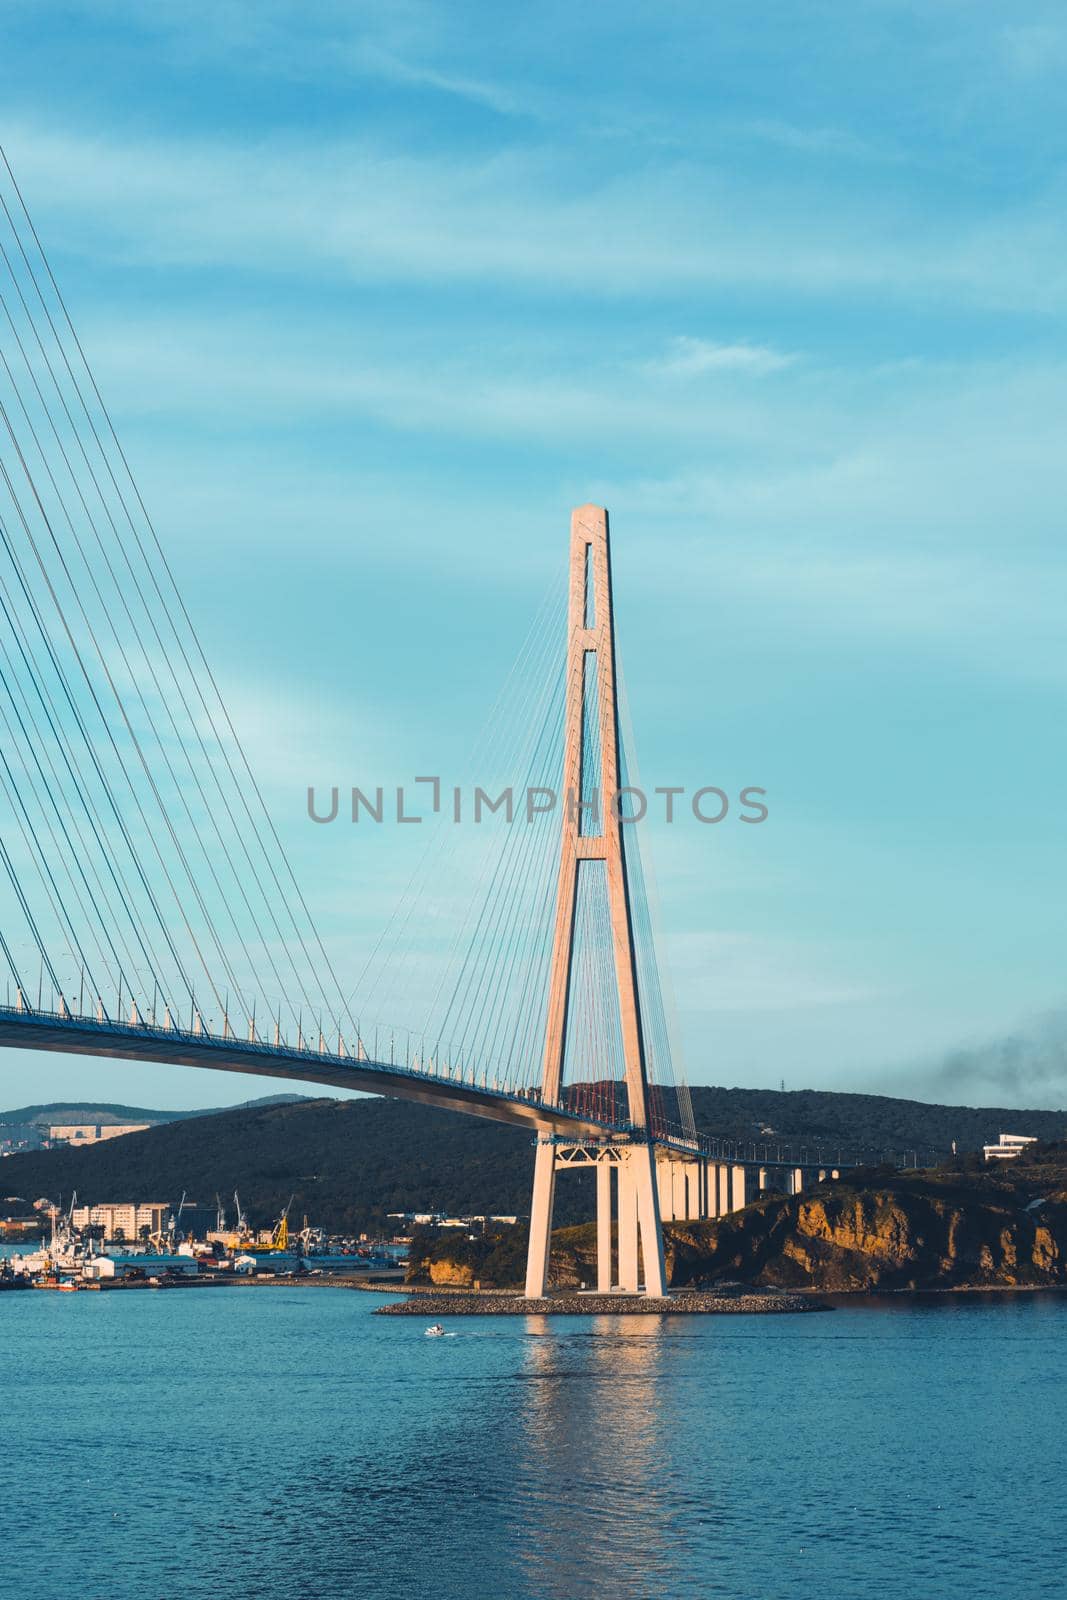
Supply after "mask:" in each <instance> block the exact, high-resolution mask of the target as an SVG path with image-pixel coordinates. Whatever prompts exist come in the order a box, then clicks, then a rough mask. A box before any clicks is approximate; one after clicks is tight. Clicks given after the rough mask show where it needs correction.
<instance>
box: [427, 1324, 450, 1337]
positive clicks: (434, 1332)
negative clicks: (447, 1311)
mask: <svg viewBox="0 0 1067 1600" xmlns="http://www.w3.org/2000/svg"><path fill="white" fill-rule="evenodd" d="M444 1336H445V1330H444V1329H443V1328H442V1326H441V1324H440V1323H439V1322H431V1324H430V1326H429V1327H428V1328H427V1329H426V1337H427V1339H443V1338H444Z"/></svg>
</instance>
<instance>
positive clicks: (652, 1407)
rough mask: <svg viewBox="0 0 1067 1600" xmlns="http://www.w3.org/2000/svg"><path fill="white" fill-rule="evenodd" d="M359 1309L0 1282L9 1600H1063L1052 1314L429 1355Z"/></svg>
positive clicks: (574, 1338) (892, 1318)
mask: <svg viewBox="0 0 1067 1600" xmlns="http://www.w3.org/2000/svg"><path fill="white" fill-rule="evenodd" d="M377 1303H379V1302H378V1301H377V1299H376V1297H374V1296H371V1295H368V1294H362V1293H352V1292H347V1291H343V1290H329V1289H308V1288H299V1287H293V1288H287V1287H277V1288H263V1289H235V1290H217V1291H185V1292H181V1291H176V1292H158V1293H157V1292H151V1291H146V1292H143V1293H126V1294H121V1293H120V1294H79V1295H56V1294H48V1293H29V1294H6V1295H2V1296H0V1339H2V1352H3V1355H2V1368H0V1372H2V1382H3V1396H2V1409H0V1508H2V1509H0V1515H2V1517H3V1525H4V1535H3V1568H2V1569H0V1570H2V1571H3V1572H4V1573H5V1574H6V1580H7V1582H8V1583H10V1585H11V1588H10V1592H11V1593H12V1595H17V1596H18V1597H19V1600H56V1597H59V1596H62V1597H67V1596H77V1597H79V1600H126V1597H127V1596H129V1597H137V1600H155V1597H159V1600H198V1597H201V1596H211V1597H212V1600H238V1597H240V1600H245V1597H252V1596H255V1597H256V1600H261V1597H268V1600H290V1597H301V1600H303V1597H308V1600H312V1597H314V1600H333V1597H334V1596H364V1595H366V1596H371V1597H374V1600H392V1597H394V1596H396V1597H399V1596H404V1597H410V1596H423V1595H426V1596H432V1597H433V1600H459V1597H461V1596H462V1597H482V1596H486V1597H490V1596H491V1597H512V1596H514V1597H523V1600H525V1597H527V1596H528V1597H530V1600H535V1597H536V1600H576V1597H578V1596H606V1597H619V1600H629V1597H638V1596H642V1597H644V1596H649V1597H652V1596H655V1597H674V1596H678V1597H682V1596H686V1597H688V1596H707V1595H728V1596H731V1597H733V1600H748V1597H751V1600H782V1597H790V1600H792V1597H793V1596H798V1597H799V1596H807V1595H815V1594H818V1595H821V1596H824V1597H828V1600H851V1597H853V1596H856V1597H860V1596H862V1597H865V1600H866V1597H872V1596H874V1597H877V1596H882V1595H890V1594H892V1595H898V1594H900V1595H921V1596H924V1597H933V1600H953V1597H956V1596H961V1597H962V1596H966V1597H968V1600H973V1597H974V1596H976V1595H978V1594H980V1593H983V1592H986V1591H989V1592H995V1593H997V1594H998V1595H999V1596H1008V1597H1015V1596H1019V1597H1023V1596H1026V1597H1029V1596H1039V1595H1056V1596H1062V1595H1063V1594H1064V1593H1065V1579H1064V1575H1063V1555H1062V1537H1063V1528H1064V1526H1065V1524H1067V1490H1065V1487H1064V1484H1065V1473H1064V1465H1065V1463H1064V1453H1065V1449H1064V1447H1065V1443H1067V1427H1065V1423H1067V1405H1065V1400H1064V1383H1065V1378H1064V1352H1065V1341H1067V1299H1057V1298H1054V1297H1043V1296H1011V1297H1000V1298H997V1299H996V1300H995V1301H993V1302H992V1303H990V1302H989V1301H988V1300H985V1299H982V1300H979V1299H976V1298H970V1297H960V1298H958V1299H953V1300H950V1301H949V1302H948V1303H944V1302H938V1303H934V1304H926V1303H922V1304H911V1303H908V1304H900V1305H894V1306H892V1307H884V1306H871V1305H862V1306H850V1307H848V1308H845V1309H838V1310H836V1311H834V1312H832V1313H827V1314H825V1315H802V1316H777V1317H706V1318H698V1317H692V1318H690V1317H675V1318H670V1319H660V1318H646V1317H630V1318H616V1319H612V1318H566V1319H565V1318H560V1319H556V1320H553V1321H551V1322H549V1321H546V1320H543V1319H539V1318H529V1319H526V1320H519V1319H511V1318H485V1319H469V1320H464V1319H456V1320H455V1322H454V1323H453V1326H454V1328H455V1329H456V1335H457V1336H456V1337H455V1338H449V1339H437V1340H431V1339H426V1338H425V1337H424V1336H423V1327H424V1324H423V1323H422V1322H421V1321H416V1320H410V1321H409V1320H407V1319H402V1318H398V1319H393V1318H384V1317H374V1316H373V1315H372V1314H371V1313H372V1311H373V1309H374V1306H375V1305H376V1304H377ZM3 1585H4V1580H3V1579H0V1587H3Z"/></svg>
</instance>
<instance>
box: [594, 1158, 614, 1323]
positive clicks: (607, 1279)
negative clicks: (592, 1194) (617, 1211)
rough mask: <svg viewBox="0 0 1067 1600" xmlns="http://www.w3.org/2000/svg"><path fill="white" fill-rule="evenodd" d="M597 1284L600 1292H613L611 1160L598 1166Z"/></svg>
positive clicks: (598, 1163) (601, 1162)
mask: <svg viewBox="0 0 1067 1600" xmlns="http://www.w3.org/2000/svg"><path fill="white" fill-rule="evenodd" d="M596 1286H597V1293H598V1294H610V1293H611V1162H610V1161H606V1160H600V1161H598V1162H597V1168H596Z"/></svg>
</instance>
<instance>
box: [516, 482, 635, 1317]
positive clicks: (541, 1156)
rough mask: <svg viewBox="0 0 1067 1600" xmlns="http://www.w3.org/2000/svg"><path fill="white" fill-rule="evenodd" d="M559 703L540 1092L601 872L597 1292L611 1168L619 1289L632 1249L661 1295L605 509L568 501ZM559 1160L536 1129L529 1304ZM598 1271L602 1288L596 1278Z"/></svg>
mask: <svg viewBox="0 0 1067 1600" xmlns="http://www.w3.org/2000/svg"><path fill="white" fill-rule="evenodd" d="M566 696H567V699H566V711H565V721H564V739H565V748H564V767H563V787H564V797H563V800H564V804H563V821H562V833H561V848H560V863H559V880H558V888H557V892H556V920H555V932H554V936H553V949H552V966H551V971H550V976H549V996H548V1012H547V1021H546V1029H545V1051H544V1064H543V1070H542V1094H543V1099H544V1100H545V1101H546V1102H547V1103H548V1104H549V1105H555V1104H556V1103H557V1102H558V1100H559V1097H560V1086H561V1079H562V1073H563V1062H564V1054H565V1051H566V1042H567V1019H568V1013H569V1010H570V1006H571V1000H572V985H573V979H574V952H575V907H576V904H577V900H578V893H579V882H580V878H581V874H582V873H583V872H602V873H603V874H604V879H605V886H606V893H607V902H608V910H609V917H610V926H611V945H612V956H613V973H614V983H615V988H616V992H617V996H618V1006H619V1020H620V1026H621V1035H622V1052H623V1064H624V1070H625V1077H626V1091H627V1098H628V1102H629V1117H628V1120H629V1122H630V1124H631V1125H632V1127H633V1129H634V1134H633V1136H632V1137H631V1138H630V1139H628V1140H626V1141H625V1142H623V1141H620V1142H619V1143H618V1144H617V1145H614V1144H613V1145H612V1146H611V1147H610V1150H609V1149H608V1148H605V1147H602V1148H600V1149H599V1150H596V1149H590V1150H589V1151H588V1153H587V1157H586V1158H587V1159H588V1160H589V1161H590V1162H592V1163H593V1164H596V1165H597V1167H598V1181H597V1233H598V1239H597V1244H598V1249H597V1257H598V1274H597V1276H598V1288H600V1289H601V1290H606V1289H608V1288H610V1287H611V1283H610V1276H611V1188H612V1184H611V1173H612V1171H614V1172H616V1173H617V1175H618V1177H617V1186H618V1255H619V1283H620V1286H621V1287H622V1288H623V1289H630V1290H633V1291H636V1290H637V1289H638V1287H639V1270H640V1269H639V1266H638V1249H639V1248H640V1256H641V1260H642V1262H643V1268H644V1271H643V1277H644V1289H645V1293H646V1294H649V1295H662V1294H664V1293H665V1292H666V1273H665V1269H664V1261H663V1234H662V1229H661V1227H660V1206H659V1194H658V1190H657V1181H656V1161H655V1151H654V1147H653V1144H652V1142H651V1139H650V1137H649V1096H648V1074H647V1056H646V1049H645V1036H644V1029H643V1024H642V1016H641V997H640V993H639V990H638V982H637V959H636V952H635V947H634V930H633V917H632V909H631V901H630V887H629V881H628V877H627V870H626V846H625V839H624V832H625V825H624V824H621V823H620V818H619V806H618V803H617V798H616V797H617V796H618V793H619V789H620V787H621V781H622V780H621V777H620V770H621V762H620V758H619V699H618V686H617V679H616V664H615V626H614V617H613V612H612V595H611V557H610V547H609V541H608V514H607V512H606V511H605V510H604V509H603V508H602V507H600V506H580V507H579V508H578V509H577V510H576V511H574V512H573V513H572V515H571V551H570V597H569V603H568V618H567V679H566ZM590 780H592V781H591V782H590ZM594 787H595V788H597V789H598V790H599V795H598V797H597V798H598V800H599V804H597V805H595V806H594V804H593V795H592V792H591V791H592V789H593V788H594ZM574 1155H575V1152H568V1156H569V1159H568V1158H567V1157H564V1158H563V1160H564V1163H565V1164H567V1165H571V1164H573V1161H574ZM561 1156H562V1152H561V1151H559V1150H558V1148H557V1141H556V1140H555V1139H554V1138H553V1137H552V1136H551V1135H550V1134H549V1133H547V1132H542V1134H541V1136H540V1137H539V1139H538V1144H537V1156H536V1164H535V1168H534V1186H533V1203H532V1206H531V1212H530V1249H529V1257H528V1260H527V1269H526V1293H527V1295H528V1296H529V1297H531V1298H535V1297H537V1296H540V1295H543V1294H544V1293H545V1290H546V1287H547V1282H548V1261H549V1248H550V1240H551V1233H552V1205H553V1198H554V1193H555V1181H556V1171H557V1167H558V1166H559V1165H560V1164H561ZM609 1156H610V1159H609ZM600 1168H602V1169H603V1170H602V1171H601V1170H599V1169H600ZM605 1276H607V1277H608V1279H609V1281H608V1282H605V1281H604V1278H605Z"/></svg>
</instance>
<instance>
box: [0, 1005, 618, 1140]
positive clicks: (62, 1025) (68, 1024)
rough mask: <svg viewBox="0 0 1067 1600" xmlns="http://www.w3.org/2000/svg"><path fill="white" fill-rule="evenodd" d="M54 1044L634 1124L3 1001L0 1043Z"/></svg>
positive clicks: (457, 1107) (428, 1079)
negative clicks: (39, 1009) (28, 1008)
mask: <svg viewBox="0 0 1067 1600" xmlns="http://www.w3.org/2000/svg"><path fill="white" fill-rule="evenodd" d="M3 1046H7V1047H10V1048H15V1049H22V1050H54V1051H61V1052H63V1053H64V1054H68V1055H82V1056H109V1057H112V1058H115V1059H118V1060H123V1061H144V1062H157V1063H159V1064H161V1065H168V1066H183V1067H208V1068H211V1069H212V1070H213V1071H216V1072H242V1073H247V1074H250V1075H251V1076H254V1077H261V1078H263V1077H270V1078H289V1079H292V1080H293V1081H295V1082H298V1083H321V1084H326V1085H328V1086H329V1087H330V1088H333V1089H359V1090H362V1091H364V1092H366V1093H370V1094H383V1095H391V1096H395V1097H396V1098H397V1099H401V1100H417V1101H420V1102H421V1103H422V1104H424V1105H432V1106H440V1107H442V1108H444V1109H445V1110H449V1111H466V1112H469V1113H471V1114H473V1115H474V1116H479V1117H488V1118H490V1119H492V1120H493V1121H495V1122H510V1123H512V1124H516V1125H518V1126H519V1127H525V1128H529V1129H530V1130H531V1132H533V1133H537V1132H548V1133H553V1134H557V1135H560V1136H563V1137H566V1138H573V1139H602V1138H605V1137H608V1136H610V1135H612V1134H619V1133H625V1132H627V1131H629V1130H627V1129H622V1128H614V1127H610V1126H606V1125H604V1124H601V1123H597V1122H593V1121H591V1120H590V1119H589V1118H588V1117H584V1116H579V1115H577V1114H576V1113H574V1112H571V1111H567V1110H566V1109H564V1108H563V1107H559V1106H549V1105H545V1104H543V1103H542V1102H541V1101H539V1100H536V1099H530V1100H528V1099H523V1098H521V1097H520V1096H518V1095H516V1094H514V1093H513V1092H511V1091H508V1090H501V1089H494V1088H492V1087H491V1086H488V1085H485V1084H480V1083H477V1082H471V1081H470V1080H469V1079H462V1078H460V1077H459V1076H458V1075H454V1076H444V1075H437V1074H435V1073H432V1072H430V1071H428V1070H424V1069H422V1068H415V1067H409V1066H403V1065H399V1066H398V1065H397V1064H396V1063H395V1062H389V1061H371V1060H368V1059H365V1058H358V1059H357V1058H355V1057H353V1056H349V1055H335V1054H331V1053H329V1052H322V1051H319V1050H311V1049H307V1048H304V1049H295V1048H293V1047H290V1046H287V1045H284V1044H282V1045H272V1044H266V1043H263V1042H260V1041H258V1040H257V1041H256V1042H254V1043H253V1042H252V1041H251V1040H243V1039H235V1038H231V1037H227V1038H221V1037H219V1036H218V1035H216V1034H209V1033H190V1032H186V1031H183V1030H182V1029H179V1028H173V1027H171V1028H161V1027H158V1026H153V1025H152V1024H151V1023H142V1022H137V1023H132V1022H129V1023H128V1022H116V1021H113V1020H111V1019H105V1020H104V1021H102V1022H100V1021H97V1020H96V1019H95V1018H90V1017H80V1016H61V1015H58V1014H56V1013H52V1012H40V1011H33V1010H21V1011H19V1010H17V1009H15V1008H13V1007H9V1006H0V1047H3Z"/></svg>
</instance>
